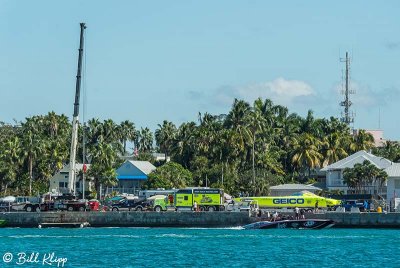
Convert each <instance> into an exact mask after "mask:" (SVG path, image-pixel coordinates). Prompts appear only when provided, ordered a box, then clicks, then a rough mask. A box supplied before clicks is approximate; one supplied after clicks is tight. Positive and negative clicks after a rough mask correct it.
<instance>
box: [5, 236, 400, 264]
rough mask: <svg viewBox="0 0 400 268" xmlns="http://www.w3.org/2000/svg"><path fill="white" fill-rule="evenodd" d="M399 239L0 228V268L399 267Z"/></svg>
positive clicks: (393, 237)
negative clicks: (32, 256) (28, 260)
mask: <svg viewBox="0 0 400 268" xmlns="http://www.w3.org/2000/svg"><path fill="white" fill-rule="evenodd" d="M399 241H400V231H399V230H392V229H327V230H278V229H276V230H242V229H240V228H228V229H201V228H84V229H61V228H49V229H23V228H3V229H0V256H1V257H3V259H1V258H0V267H57V264H58V263H57V260H62V259H65V258H66V259H67V260H66V262H65V265H64V267H93V268H96V267H295V266H304V267H377V266H382V267H400V259H399V258H398V252H399V249H400V243H399ZM23 253H25V254H26V257H25V260H27V258H28V256H30V255H31V254H36V255H37V257H36V261H37V262H34V261H35V259H33V262H31V263H28V262H27V261H26V262H24V258H22V259H21V260H20V261H19V260H18V257H19V256H22V255H19V254H23ZM51 253H54V255H53V259H49V256H50V255H51ZM10 254H12V260H11V261H10ZM4 258H5V259H4ZM43 258H47V259H46V260H45V262H43ZM51 260H55V261H54V262H51ZM7 261H9V262H7ZM18 261H19V263H23V262H24V263H23V264H21V265H17V263H18ZM49 263H52V266H50V264H49ZM59 264H60V267H61V266H62V262H59Z"/></svg>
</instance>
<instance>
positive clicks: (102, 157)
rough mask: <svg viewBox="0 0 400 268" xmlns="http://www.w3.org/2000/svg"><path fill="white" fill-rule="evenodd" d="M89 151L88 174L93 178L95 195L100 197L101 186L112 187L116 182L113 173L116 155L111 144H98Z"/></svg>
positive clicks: (114, 172) (115, 175) (114, 173)
mask: <svg viewBox="0 0 400 268" xmlns="http://www.w3.org/2000/svg"><path fill="white" fill-rule="evenodd" d="M91 150H92V151H91V154H92V156H93V158H92V164H91V166H90V169H89V172H88V173H89V175H90V176H93V177H94V179H95V188H96V191H97V194H98V195H101V193H100V185H101V184H102V185H107V186H108V185H109V186H112V185H115V184H116V183H117V182H118V180H117V174H116V171H115V164H116V160H117V153H116V151H115V148H114V147H113V146H112V145H111V144H108V143H105V142H100V143H99V144H98V146H96V147H93V148H91Z"/></svg>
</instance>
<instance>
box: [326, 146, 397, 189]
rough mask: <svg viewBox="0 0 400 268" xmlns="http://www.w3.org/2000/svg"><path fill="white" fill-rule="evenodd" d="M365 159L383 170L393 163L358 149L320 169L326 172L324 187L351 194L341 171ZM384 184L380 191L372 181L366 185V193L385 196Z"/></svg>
mask: <svg viewBox="0 0 400 268" xmlns="http://www.w3.org/2000/svg"><path fill="white" fill-rule="evenodd" d="M365 160H368V161H369V162H371V163H372V164H373V165H375V166H376V167H377V168H379V169H384V170H385V171H386V169H387V168H389V167H390V166H391V165H392V164H393V163H392V162H391V161H390V160H388V159H386V158H383V157H378V156H375V155H373V154H370V153H367V152H366V151H359V152H357V153H355V154H352V155H350V156H348V157H346V158H344V159H342V160H340V161H338V162H336V163H333V164H331V165H329V166H326V167H324V168H323V169H321V171H324V172H326V188H328V189H329V190H341V191H343V192H344V194H352V193H353V192H352V190H351V189H349V187H348V186H347V185H346V184H345V183H344V182H343V171H344V169H345V168H353V167H354V165H355V164H362V163H363V162H364V161H365ZM388 182H389V179H388ZM386 186H387V185H384V187H383V189H382V192H378V189H379V185H377V183H375V184H374V183H372V184H371V185H367V187H366V188H367V189H368V190H367V191H368V192H367V193H369V194H379V195H381V196H383V197H386Z"/></svg>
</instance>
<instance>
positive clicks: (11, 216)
mask: <svg viewBox="0 0 400 268" xmlns="http://www.w3.org/2000/svg"><path fill="white" fill-rule="evenodd" d="M306 217H307V218H309V219H310V218H317V219H331V220H334V221H335V222H336V225H335V227H337V228H400V213H388V214H384V213H339V212H330V213H325V214H322V213H321V214H308V215H306ZM0 219H4V220H6V221H7V226H8V227H38V226H39V224H43V223H83V222H88V223H89V224H90V226H92V227H234V226H243V225H245V224H248V223H251V222H255V221H259V220H261V219H260V218H254V217H249V214H248V213H247V212H240V213H239V212H198V213H194V212H160V213H158V212H39V213H37V212H31V213H27V212H12V213H1V214H0Z"/></svg>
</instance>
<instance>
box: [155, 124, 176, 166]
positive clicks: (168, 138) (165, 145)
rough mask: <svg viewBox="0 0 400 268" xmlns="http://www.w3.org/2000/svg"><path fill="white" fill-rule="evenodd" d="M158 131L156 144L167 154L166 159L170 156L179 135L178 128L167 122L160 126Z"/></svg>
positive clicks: (156, 132)
mask: <svg viewBox="0 0 400 268" xmlns="http://www.w3.org/2000/svg"><path fill="white" fill-rule="evenodd" d="M158 127H159V128H158V129H156V131H155V138H156V144H157V146H159V147H160V150H161V152H163V153H164V154H165V159H167V156H169V154H170V152H171V150H172V144H173V141H174V140H175V137H176V135H177V129H176V126H175V125H174V124H173V123H172V122H169V121H167V120H164V122H163V124H162V125H160V124H158Z"/></svg>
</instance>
